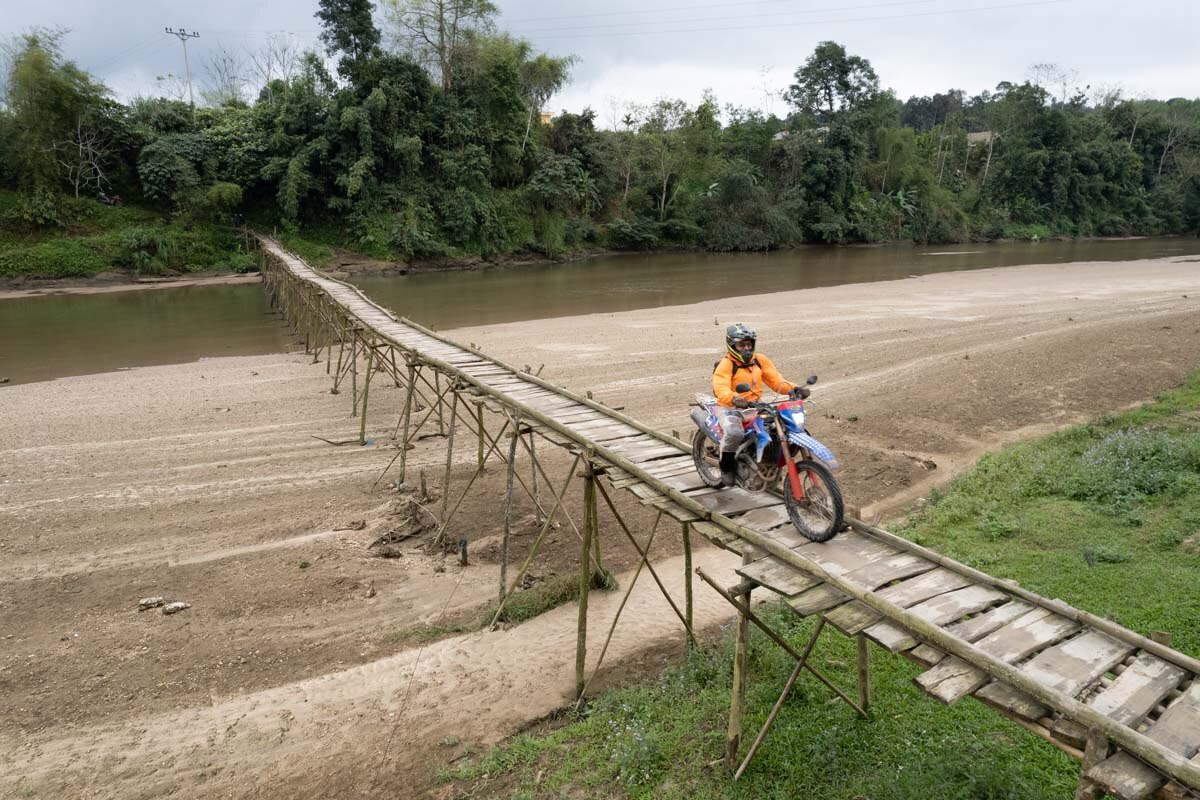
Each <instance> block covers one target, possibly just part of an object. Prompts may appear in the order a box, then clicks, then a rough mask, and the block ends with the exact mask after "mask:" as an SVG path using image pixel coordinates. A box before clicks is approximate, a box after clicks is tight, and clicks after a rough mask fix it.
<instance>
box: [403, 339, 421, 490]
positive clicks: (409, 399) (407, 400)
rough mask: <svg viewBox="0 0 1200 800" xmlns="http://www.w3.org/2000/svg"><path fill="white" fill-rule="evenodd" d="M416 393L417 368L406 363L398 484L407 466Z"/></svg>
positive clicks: (410, 363)
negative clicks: (406, 387) (406, 382)
mask: <svg viewBox="0 0 1200 800" xmlns="http://www.w3.org/2000/svg"><path fill="white" fill-rule="evenodd" d="M416 391H417V368H416V366H415V365H414V364H413V363H412V362H411V361H409V362H408V390H407V391H406V392H405V393H404V414H403V417H402V419H403V425H404V433H403V435H402V436H401V437H400V483H404V480H405V469H406V468H407V466H408V425H409V422H410V421H411V420H412V404H413V393H414V392H416Z"/></svg>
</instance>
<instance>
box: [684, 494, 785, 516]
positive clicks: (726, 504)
mask: <svg viewBox="0 0 1200 800" xmlns="http://www.w3.org/2000/svg"><path fill="white" fill-rule="evenodd" d="M692 496H693V497H696V495H695V494H693V495H692ZM696 501H697V502H698V503H700V505H702V506H704V507H705V508H707V509H709V510H710V511H716V512H718V513H721V514H726V515H729V514H737V513H739V512H742V511H749V510H751V509H754V508H762V507H764V506H768V505H774V504H776V503H778V502H779V498H778V497H775V496H774V495H771V494H767V493H765V492H748V491H746V490H745V489H736V488H734V489H722V490H721V491H719V492H713V493H711V494H706V495H702V496H700V497H696Z"/></svg>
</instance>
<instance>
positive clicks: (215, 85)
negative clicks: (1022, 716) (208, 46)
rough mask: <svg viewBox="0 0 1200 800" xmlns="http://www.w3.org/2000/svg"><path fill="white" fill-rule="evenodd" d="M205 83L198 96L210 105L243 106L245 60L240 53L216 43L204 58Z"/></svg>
mask: <svg viewBox="0 0 1200 800" xmlns="http://www.w3.org/2000/svg"><path fill="white" fill-rule="evenodd" d="M204 72H205V74H206V76H207V80H206V81H205V85H204V86H203V87H202V88H201V89H200V96H201V97H203V98H204V101H205V102H206V103H208V104H209V105H210V106H216V107H218V108H220V107H222V106H241V107H245V105H246V98H245V96H244V94H245V89H246V62H245V61H244V60H243V59H242V56H241V54H239V53H236V52H234V51H232V50H229V49H227V48H225V47H224V46H220V45H218V46H217V48H216V49H215V50H213V51H211V52H210V53H209V54H208V55H207V56H206V57H205V59H204Z"/></svg>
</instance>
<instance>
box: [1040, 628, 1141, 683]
mask: <svg viewBox="0 0 1200 800" xmlns="http://www.w3.org/2000/svg"><path fill="white" fill-rule="evenodd" d="M1133 651H1134V647H1133V645H1130V644H1127V643H1126V642H1121V641H1117V640H1116V639H1114V638H1112V637H1111V636H1107V635H1105V634H1103V633H1100V632H1099V631H1094V630H1086V631H1084V632H1083V633H1081V634H1080V635H1078V636H1075V637H1073V638H1071V639H1068V640H1066V641H1065V642H1060V643H1059V644H1056V645H1054V646H1053V647H1050V648H1048V649H1046V650H1043V651H1042V652H1040V653H1038V654H1037V655H1036V656H1034V658H1033V659H1032V660H1031V661H1030V662H1029V663H1028V664H1025V665H1024V666H1022V667H1021V671H1022V672H1024V673H1025V674H1027V675H1029V676H1030V677H1031V678H1034V679H1035V680H1037V681H1038V683H1041V684H1043V685H1044V686H1049V687H1051V688H1053V689H1057V690H1058V691H1060V692H1062V693H1064V694H1069V695H1076V694H1078V693H1079V692H1080V691H1082V690H1083V689H1084V688H1086V687H1087V686H1088V685H1090V684H1091V683H1092V682H1093V681H1095V680H1096V679H1098V678H1099V677H1100V676H1101V675H1103V674H1104V673H1106V672H1108V671H1109V670H1110V669H1112V668H1113V667H1115V666H1116V665H1117V664H1120V663H1121V662H1122V661H1124V660H1125V656H1127V655H1129V654H1130V653H1132V652H1133Z"/></svg>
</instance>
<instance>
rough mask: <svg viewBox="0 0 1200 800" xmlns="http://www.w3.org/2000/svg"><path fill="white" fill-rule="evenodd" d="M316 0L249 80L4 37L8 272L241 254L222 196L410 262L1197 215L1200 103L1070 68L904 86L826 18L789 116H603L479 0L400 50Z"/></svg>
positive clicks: (408, 4)
mask: <svg viewBox="0 0 1200 800" xmlns="http://www.w3.org/2000/svg"><path fill="white" fill-rule="evenodd" d="M318 7H319V8H318V12H317V16H318V18H319V20H320V23H321V25H322V26H323V30H324V34H323V36H322V41H323V43H324V45H325V48H326V50H325V52H324V53H322V54H318V53H311V52H310V53H304V54H298V53H294V52H293V53H289V52H286V51H280V50H278V49H275V50H272V51H270V52H267V53H264V54H260V55H261V56H262V57H261V58H256V59H255V62H254V63H255V64H256V66H258V67H259V71H258V73H257V78H256V79H251V78H250V77H248V76H247V74H246V72H245V71H239V70H238V69H235V67H236V65H237V63H238V60H237V59H236V58H233V57H232V56H231V55H230V54H225V55H226V57H227V58H226V61H225V62H221V63H217V64H216V68H215V69H210V70H209V74H210V76H212V81H210V83H209V85H208V86H207V87H206V88H205V89H204V91H203V92H202V93H201V95H202V97H203V98H204V104H203V105H204V106H205V107H199V108H195V109H193V108H192V107H191V106H190V105H189V104H187V103H185V102H183V101H182V100H178V99H171V98H169V97H145V98H139V99H136V100H134V101H132V102H130V103H129V104H122V103H119V102H116V101H115V100H113V99H112V97H111V95H110V93H109V91H108V90H107V89H106V88H105V87H104V86H103V85H101V84H100V83H98V82H97V81H96V80H95V79H94V78H93V77H92V76H90V75H88V74H87V73H86V72H84V71H83V70H81V69H80V68H79V67H77V66H76V65H75V64H74V63H73V62H72V61H70V60H69V59H68V58H67V56H66V54H65V53H64V50H63V43H64V35H63V33H62V32H56V31H44V30H42V31H34V32H30V33H28V34H25V35H23V36H20V37H18V38H17V39H15V40H13V41H12V42H10V43H9V46H8V47H7V49H6V50H5V54H6V56H7V59H6V61H7V66H6V67H5V68H4V70H3V78H4V80H3V85H2V86H0V188H7V189H8V190H10V191H12V192H15V193H16V194H15V195H14V200H13V201H12V202H11V203H9V206H10V207H9V208H7V209H6V210H5V211H4V215H3V219H2V220H0V225H2V226H3V230H4V231H5V234H4V235H5V236H7V237H8V239H10V240H11V239H14V238H17V239H21V240H22V243H21V245H20V247H21V250H20V251H19V252H18V251H14V250H10V249H7V248H9V247H10V245H12V242H11V241H6V242H5V243H4V247H5V248H6V252H5V254H4V256H3V257H0V274H14V273H26V274H85V273H88V272H94V271H95V270H96V269H97V268H99V267H100V266H102V265H103V264H110V265H111V264H117V265H122V264H123V265H125V266H131V267H135V268H140V269H146V270H155V269H161V268H164V267H174V268H179V267H182V266H187V265H193V266H195V265H200V266H210V265H214V264H226V265H230V266H235V267H237V266H244V265H245V263H246V259H245V256H244V254H239V253H238V252H237V246H236V239H235V238H233V237H232V236H231V235H229V234H228V233H222V230H223V229H222V228H221V226H225V225H229V224H230V223H231V222H232V221H235V220H236V219H237V217H239V216H241V217H244V218H246V219H249V220H250V221H252V222H256V223H258V224H262V225H271V226H278V227H280V228H282V229H283V230H284V231H287V232H290V233H291V234H292V238H293V240H294V241H297V243H298V244H301V245H303V243H304V242H305V241H307V242H308V244H310V245H311V244H318V245H322V246H326V247H327V246H330V245H336V246H345V247H349V248H351V249H356V250H360V251H364V252H366V253H369V254H371V255H375V256H379V257H384V258H401V259H418V260H420V259H430V258H438V257H456V256H464V255H471V254H480V255H485V256H492V255H497V254H505V253H512V252H536V253H541V254H545V255H550V256H553V255H557V254H559V253H562V252H564V251H566V250H572V249H581V248H588V247H612V248H624V249H650V248H657V247H672V248H674V247H703V248H708V249H713V250H765V249H771V248H779V247H787V246H790V245H795V244H799V243H803V242H824V243H846V242H876V241H892V240H911V241H916V242H945V241H963V240H975V239H992V238H997V237H1027V238H1032V237H1041V236H1047V235H1123V234H1155V233H1185V232H1187V233H1195V232H1197V231H1200V101H1196V100H1186V99H1175V100H1171V101H1166V102H1164V101H1153V100H1140V99H1139V100H1134V99H1127V98H1123V97H1121V96H1120V94H1119V93H1117V92H1109V93H1107V94H1106V95H1105V96H1103V97H1096V98H1092V99H1091V100H1089V99H1088V97H1087V96H1086V95H1085V93H1084V92H1083V91H1081V90H1078V89H1075V88H1073V87H1072V86H1071V85H1070V81H1069V80H1067V79H1065V78H1062V79H1061V89H1058V88H1056V90H1055V91H1054V92H1053V93H1052V92H1051V90H1050V88H1048V87H1050V86H1054V85H1055V84H1054V81H1053V80H1051V79H1050V78H1049V77H1048V76H1050V75H1052V74H1053V70H1046V69H1043V70H1042V71H1041V73H1040V74H1041V78H1040V79H1039V80H1038V81H1037V82H1024V83H1020V84H1017V83H1008V82H1005V83H1001V84H999V86H998V87H997V88H996V90H995V91H994V92H984V93H982V94H979V95H976V96H973V97H968V96H966V95H965V94H964V93H963V92H961V91H957V90H952V91H948V92H946V93H944V94H936V95H934V96H932V97H913V98H910V99H909V100H907V101H905V102H901V101H900V100H899V99H898V98H896V97H895V95H894V94H893V93H891V92H889V91H885V90H883V89H881V86H880V81H879V78H878V76H877V75H876V74H875V72H874V70H873V68H872V67H871V64H870V62H869V61H868V60H867V59H865V58H863V57H861V56H858V55H853V54H850V53H847V52H846V51H845V50H844V48H842V47H841V46H840V45H838V44H836V43H834V42H824V43H822V44H820V45H819V46H818V47H817V48H816V49H815V51H814V52H813V53H812V55H811V56H809V57H808V58H807V60H805V62H804V63H803V64H801V65H799V67H798V68H797V70H796V72H795V76H794V83H792V85H791V86H790V87H789V89H788V90H787V91H786V93H785V99H786V100H787V101H788V104H789V107H790V109H791V111H790V113H789V114H788V115H787V116H786V117H782V118H781V117H776V116H773V115H771V116H764V115H763V114H762V113H760V112H759V111H756V110H752V109H743V108H732V107H727V108H721V107H719V105H718V102H717V99H716V98H713V97H706V98H705V99H704V100H703V101H702V102H701V103H700V104H699V105H696V106H691V105H688V104H687V103H685V102H683V101H679V100H661V101H659V102H657V103H654V104H651V105H648V106H636V105H628V106H627V107H626V108H624V109H623V112H622V113H623V116H622V118H621V119H620V120H619V121H614V125H615V127H614V128H613V129H603V128H602V127H601V126H599V125H598V123H597V119H596V115H595V113H594V112H593V111H591V110H588V109H585V110H582V111H580V112H579V113H568V112H564V113H561V114H558V115H557V116H556V117H554V118H553V120H552V122H550V123H549V124H546V125H543V124H540V122H539V117H540V111H541V109H542V107H543V106H544V105H545V103H546V102H547V101H548V99H549V98H550V97H551V96H552V95H553V94H554V92H555V91H557V90H558V89H559V88H561V86H562V85H563V84H564V83H565V82H566V81H567V80H568V77H569V71H570V68H571V65H572V63H573V59H572V58H570V57H552V56H548V55H546V54H539V53H536V52H535V51H534V50H533V49H532V48H531V47H530V45H529V44H528V43H526V42H524V41H521V40H519V39H515V38H513V37H512V36H509V35H507V34H504V33H502V32H497V31H496V30H495V28H494V26H493V24H492V20H493V17H494V15H495V7H494V6H493V5H492V4H491V3H490V2H488V0H387V2H386V8H385V10H386V12H387V14H386V18H387V20H388V21H389V25H391V27H392V28H393V29H394V30H393V31H392V33H393V34H395V35H393V36H388V37H386V39H387V41H389V42H396V43H398V46H397V47H396V48H394V49H392V50H389V49H385V47H384V46H383V42H384V41H385V37H384V36H383V35H382V33H381V31H380V29H379V28H378V27H377V26H376V22H375V17H374V16H373V13H372V4H371V3H370V2H368V0H319V3H318ZM449 18H453V19H454V20H456V23H455V24H454V25H453V26H449V27H447V26H445V25H439V23H438V20H439V19H441V20H444V19H449ZM431 26H432V27H431ZM333 65H336V66H333ZM210 66H213V65H210ZM1043 66H1044V65H1043ZM1060 78H1061V75H1060ZM250 87H253V91H250ZM183 96H186V95H183ZM102 191H103V192H110V193H118V194H120V195H122V196H123V197H124V198H125V200H126V202H127V203H128V202H133V203H136V204H137V205H139V206H141V207H143V208H146V209H150V210H151V211H152V212H153V213H152V215H151V216H152V217H153V218H154V219H153V220H139V221H138V224H139V225H140V226H141V227H140V229H139V231H138V232H137V233H136V235H135V234H128V235H126V234H121V236H120V237H118V239H116V240H106V241H104V242H94V243H90V244H87V245H84V244H83V243H74V244H70V245H68V244H65V243H64V242H63V241H62V240H61V236H56V234H55V232H59V233H61V232H68V233H72V232H73V231H74V230H75V229H77V228H80V227H83V228H86V227H87V225H88V220H89V219H91V218H93V217H94V216H95V214H96V210H95V207H96V206H97V204H96V202H95V200H94V198H96V196H97V195H98V193H99V192H102ZM143 222H144V223H145V224H144V225H143V224H142V223H143ZM297 234H299V237H300V238H299V239H297ZM93 245H94V246H93ZM47 271H48V272H47Z"/></svg>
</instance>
